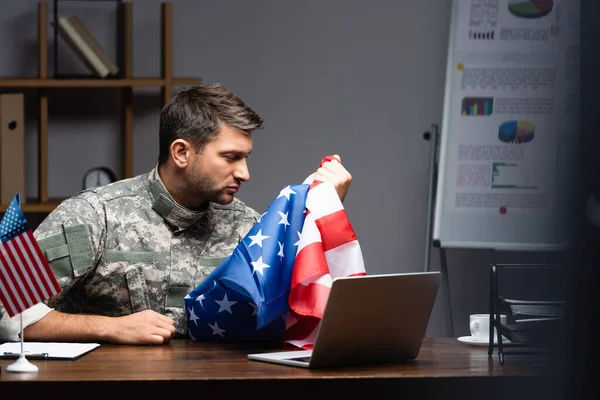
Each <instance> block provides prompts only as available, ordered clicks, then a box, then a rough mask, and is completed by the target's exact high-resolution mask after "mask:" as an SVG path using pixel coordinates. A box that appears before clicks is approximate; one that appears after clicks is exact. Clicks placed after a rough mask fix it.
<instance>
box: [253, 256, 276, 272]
mask: <svg viewBox="0 0 600 400" xmlns="http://www.w3.org/2000/svg"><path fill="white" fill-rule="evenodd" d="M250 264H252V267H254V271H253V273H254V272H258V273H259V274H261V275H262V276H265V274H264V270H265V268H271V266H270V265H267V264H265V263H264V262H263V258H262V256H260V257H258V260H257V261H252V262H251V263H250Z"/></svg>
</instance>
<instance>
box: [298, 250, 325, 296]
mask: <svg viewBox="0 0 600 400" xmlns="http://www.w3.org/2000/svg"><path fill="white" fill-rule="evenodd" d="M328 272H329V268H328V267H327V260H326V259H325V254H324V252H323V244H322V243H321V242H314V243H311V244H309V245H307V246H305V247H304V248H303V249H302V250H300V252H299V253H298V255H297V256H296V260H295V261H294V268H293V270H292V284H291V287H292V289H293V288H294V287H295V286H296V285H298V284H299V283H300V282H304V281H306V280H307V279H310V278H314V277H319V276H322V275H325V274H327V273H328Z"/></svg>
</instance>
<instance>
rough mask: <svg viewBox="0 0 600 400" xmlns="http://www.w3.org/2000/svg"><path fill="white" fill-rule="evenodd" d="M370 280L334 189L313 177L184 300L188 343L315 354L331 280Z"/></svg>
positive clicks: (283, 195)
mask: <svg viewBox="0 0 600 400" xmlns="http://www.w3.org/2000/svg"><path fill="white" fill-rule="evenodd" d="M323 161H325V160H323ZM364 274H365V268H364V263H363V257H362V253H361V249H360V246H359V244H358V240H357V239H356V236H355V234H354V230H353V229H352V227H351V226H350V222H349V221H348V217H347V216H346V212H345V211H344V208H343V206H342V203H341V201H340V199H339V197H338V195H337V192H336V191H335V188H334V187H333V185H331V184H323V183H322V182H319V181H314V182H313V181H312V179H311V177H309V178H308V179H307V181H305V182H304V183H303V184H302V185H289V186H286V187H284V188H283V189H282V190H281V191H280V193H279V194H278V196H277V197H276V198H275V200H274V201H273V203H271V205H270V206H269V208H268V209H267V211H266V212H265V213H264V214H263V215H262V217H261V218H260V220H259V221H258V222H257V223H256V224H255V225H254V226H253V227H252V229H251V230H250V232H248V234H247V235H246V237H245V238H244V239H243V240H242V241H241V242H240V244H239V245H238V246H237V247H236V249H235V250H234V252H233V254H232V255H231V256H230V257H228V258H227V259H226V260H225V261H224V262H223V263H222V264H221V265H220V266H219V267H217V269H215V271H214V272H213V273H212V274H211V275H209V276H208V277H207V278H206V279H205V280H204V281H203V282H202V283H200V285H198V287H196V288H195V289H194V290H192V291H191V292H190V294H189V295H188V296H186V298H185V299H184V303H185V307H186V316H187V320H188V329H189V334H190V337H191V338H192V339H196V340H201V341H251V340H274V339H279V340H282V341H283V342H284V343H285V344H289V345H292V346H296V347H302V348H306V349H308V348H311V347H312V346H313V345H314V339H315V335H316V331H317V329H318V325H319V322H320V320H321V318H322V316H323V310H324V308H325V304H326V302H327V298H328V296H329V290H330V288H331V283H332V280H333V279H334V278H336V277H340V276H349V275H364Z"/></svg>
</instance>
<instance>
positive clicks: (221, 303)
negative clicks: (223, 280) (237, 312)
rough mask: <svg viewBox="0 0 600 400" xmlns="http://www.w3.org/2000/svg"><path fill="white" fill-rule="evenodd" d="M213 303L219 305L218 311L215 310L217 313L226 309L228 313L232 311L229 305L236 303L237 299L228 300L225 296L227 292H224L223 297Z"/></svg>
mask: <svg viewBox="0 0 600 400" xmlns="http://www.w3.org/2000/svg"><path fill="white" fill-rule="evenodd" d="M215 303H217V304H218V305H219V311H217V314H218V313H220V312H221V311H227V312H228V313H229V314H233V312H232V311H231V306H233V305H234V304H235V303H237V301H229V299H228V298H227V293H225V297H223V300H215Z"/></svg>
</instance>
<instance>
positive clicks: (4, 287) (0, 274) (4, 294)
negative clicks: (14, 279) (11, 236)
mask: <svg viewBox="0 0 600 400" xmlns="http://www.w3.org/2000/svg"><path fill="white" fill-rule="evenodd" d="M0 246H1V244H0ZM5 270H6V266H5V265H4V256H3V255H2V253H0V302H2V305H4V308H5V309H6V311H7V312H8V315H9V316H10V317H12V316H13V315H15V314H17V313H18V311H17V309H18V308H17V306H16V305H15V303H16V299H14V298H13V297H12V296H13V295H14V292H13V291H12V290H9V288H8V285H9V284H8V282H7V280H6V279H7V278H8V275H7V272H6V271H5Z"/></svg>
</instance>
